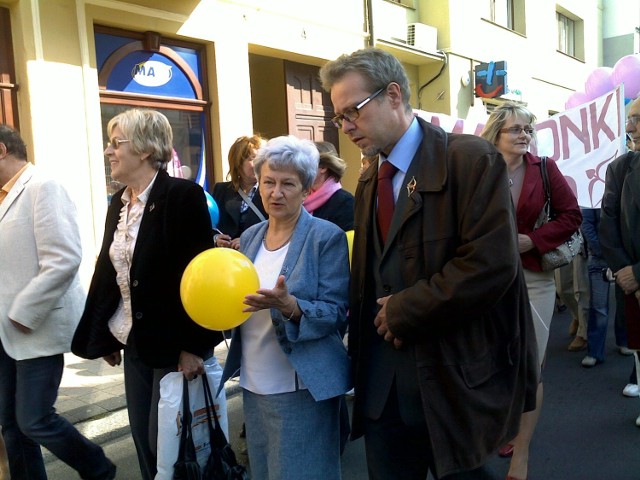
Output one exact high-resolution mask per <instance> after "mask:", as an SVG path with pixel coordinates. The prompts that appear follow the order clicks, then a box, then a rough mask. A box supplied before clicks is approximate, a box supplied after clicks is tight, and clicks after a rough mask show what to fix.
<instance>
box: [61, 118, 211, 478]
mask: <svg viewBox="0 0 640 480" xmlns="http://www.w3.org/2000/svg"><path fill="white" fill-rule="evenodd" d="M107 133H108V135H109V137H108V138H109V143H107V148H106V149H105V151H104V154H105V156H106V157H107V159H108V160H109V163H110V165H111V175H112V177H113V178H114V179H116V180H117V181H118V182H120V183H122V184H124V185H126V186H125V187H124V188H123V189H121V190H120V191H119V192H117V193H116V194H115V195H114V196H113V198H112V200H111V204H110V206H109V210H108V211H107V220H106V225H105V234H104V239H103V241H102V249H101V251H100V255H99V256H98V260H97V262H96V269H95V273H94V275H93V279H92V280H91V286H90V288H89V293H88V297H87V301H86V304H85V309H84V313H83V314H82V318H81V320H80V324H79V325H78V328H77V330H76V333H75V336H74V338H73V343H72V350H73V352H74V353H75V354H76V355H79V356H80V357H83V358H99V357H103V358H104V360H105V361H106V362H107V363H109V364H110V365H112V366H113V365H119V364H120V361H121V350H122V349H124V386H125V394H126V398H127V409H128V413H129V424H130V426H131V435H132V437H133V441H134V444H135V446H136V451H137V454H138V462H139V464H140V471H141V474H142V478H143V479H145V480H151V479H153V478H154V477H155V475H156V443H157V441H156V437H157V432H158V399H159V385H160V380H161V379H162V377H163V376H164V375H165V374H166V373H168V372H172V371H176V370H178V371H181V372H183V374H184V376H185V377H186V378H188V379H191V378H193V377H194V376H195V375H197V374H202V373H204V366H203V360H206V359H207V358H208V357H210V356H211V355H212V354H213V347H214V346H215V345H216V344H218V343H219V342H220V341H221V340H222V334H221V333H220V332H214V331H212V330H207V329H205V328H203V327H201V326H199V325H197V324H196V323H195V322H193V321H192V320H191V318H189V316H188V315H187V312H186V311H185V309H184V308H183V306H182V302H181V299H180V281H181V278H182V273H183V271H184V269H185V267H186V266H187V265H188V264H189V262H190V261H191V259H192V258H194V257H195V256H196V255H198V254H199V253H200V252H202V251H204V250H207V249H210V248H212V247H213V239H212V238H211V220H210V217H209V211H208V208H207V202H206V198H205V194H204V191H203V190H202V188H201V187H200V186H199V185H198V184H196V183H194V182H192V181H190V180H184V179H181V178H172V177H170V176H169V175H168V174H167V172H166V165H167V162H169V160H171V156H172V151H173V148H172V140H173V133H172V130H171V125H170V124H169V121H168V120H167V118H166V117H165V116H164V115H163V114H161V113H159V112H156V111H153V110H146V109H131V110H127V111H125V112H123V113H120V114H118V115H116V116H115V117H113V118H112V119H111V120H110V121H109V123H108V125H107Z"/></svg>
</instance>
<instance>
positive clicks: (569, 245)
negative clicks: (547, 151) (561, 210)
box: [533, 157, 583, 272]
mask: <svg viewBox="0 0 640 480" xmlns="http://www.w3.org/2000/svg"><path fill="white" fill-rule="evenodd" d="M541 160H542V163H541V164H540V173H541V174H542V183H543V185H544V196H545V202H544V206H543V207H542V211H541V212H540V215H538V219H537V220H536V223H535V225H534V227H533V229H534V230H537V229H538V228H540V227H541V226H542V225H544V224H545V223H548V222H549V221H551V220H553V213H552V211H551V186H550V185H549V174H548V173H547V157H541ZM582 243H583V240H582V234H581V233H580V229H578V230H576V231H575V232H573V234H572V235H571V237H570V238H569V239H568V240H567V241H565V242H563V243H561V244H560V245H558V246H557V247H556V248H554V249H553V250H549V251H548V252H547V253H544V254H543V255H542V259H541V264H542V270H543V271H545V272H547V271H549V270H555V269H556V268H559V267H562V266H564V265H568V264H569V263H571V261H572V260H573V259H574V258H575V256H576V255H577V254H578V252H580V247H581V246H582Z"/></svg>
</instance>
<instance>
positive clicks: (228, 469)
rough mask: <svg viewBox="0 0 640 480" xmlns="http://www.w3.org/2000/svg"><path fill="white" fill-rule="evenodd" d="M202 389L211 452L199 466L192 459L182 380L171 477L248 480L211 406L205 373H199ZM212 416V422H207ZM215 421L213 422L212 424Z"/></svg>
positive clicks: (178, 479)
mask: <svg viewBox="0 0 640 480" xmlns="http://www.w3.org/2000/svg"><path fill="white" fill-rule="evenodd" d="M201 377H202V384H203V388H204V403H205V409H206V411H207V413H208V414H207V416H206V417H207V425H208V426H209V442H210V444H211V453H210V454H209V458H208V459H207V463H206V465H205V466H204V468H203V469H200V465H199V464H198V461H197V459H196V449H195V446H194V444H193V437H192V434H191V421H192V419H191V411H190V409H189V387H188V381H187V379H186V378H185V379H183V385H184V387H183V390H182V432H181V434H180V450H179V452H178V460H177V461H176V463H175V464H174V465H173V480H249V475H248V474H247V470H246V468H245V467H243V466H242V465H240V464H238V461H237V460H236V454H235V453H234V451H233V449H232V448H231V445H229V442H228V441H227V437H225V435H224V432H223V431H222V427H220V421H219V420H218V415H217V414H216V412H215V407H214V405H213V395H212V394H211V388H210V387H209V382H208V381H207V376H206V375H201ZM211 417H213V420H214V421H213V422H212V421H211ZM214 423H215V425H214Z"/></svg>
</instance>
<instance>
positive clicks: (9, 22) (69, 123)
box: [0, 0, 638, 279]
mask: <svg viewBox="0 0 640 480" xmlns="http://www.w3.org/2000/svg"><path fill="white" fill-rule="evenodd" d="M632 1H633V2H637V1H638V0H632ZM603 3H605V4H606V3H607V2H604V0H555V1H551V0H535V1H533V0H528V1H527V0H322V1H317V0H180V1H178V0H173V1H172V0H123V1H120V0H0V115H1V120H2V121H3V122H5V123H10V124H12V125H15V126H17V127H18V128H19V129H20V131H21V132H22V134H23V136H24V138H25V139H26V141H27V143H28V147H29V155H30V158H31V159H32V161H34V162H35V163H37V164H38V165H39V166H40V167H41V168H43V169H46V170H48V171H49V172H50V174H52V175H54V176H56V177H57V178H59V179H60V180H61V181H62V182H63V183H64V184H65V185H66V186H67V187H68V188H69V190H70V191H71V192H72V195H73V198H74V199H75V201H76V204H77V206H78V211H79V214H80V219H81V225H82V234H83V239H84V248H85V264H86V265H85V266H84V267H83V269H84V270H83V271H84V278H85V279H86V278H88V275H89V274H90V271H91V270H92V268H93V263H94V262H93V260H94V258H95V255H96V254H97V248H98V246H99V244H100V241H101V237H102V233H103V222H104V215H105V213H106V208H107V203H108V199H109V195H110V194H111V193H113V190H114V189H115V188H117V187H118V186H117V185H115V184H114V183H113V182H112V181H111V179H110V176H109V168H108V164H107V165H105V160H104V157H103V153H102V152H103V149H104V146H105V142H106V140H107V139H106V138H105V136H106V133H105V130H106V123H107V122H108V120H109V119H110V118H111V117H112V116H113V115H114V114H116V113H117V112H119V111H122V110H124V109H126V108H130V107H131V106H143V107H151V108H157V109H159V110H161V111H162V112H164V113H165V114H166V115H167V116H168V117H169V119H170V121H171V123H172V126H173V128H174V132H175V137H176V138H175V150H176V155H175V159H174V160H175V161H174V162H172V165H171V168H174V169H175V170H174V172H175V174H178V175H182V176H184V177H187V178H191V179H193V180H194V181H198V182H199V183H201V184H202V185H204V186H205V187H206V188H209V189H210V188H212V186H213V183H214V182H217V181H223V180H224V179H225V175H226V173H227V171H228V165H227V151H228V149H229V147H230V145H231V144H232V143H233V142H234V140H235V139H236V138H237V137H238V136H241V135H247V134H251V133H253V132H258V133H261V134H262V135H264V136H265V137H273V136H277V135H283V134H289V133H290V134H294V135H298V136H301V137H305V138H309V139H313V140H328V141H331V142H333V143H334V144H336V146H337V147H338V148H339V151H340V154H341V156H342V157H343V158H345V159H346V160H347V162H348V163H349V165H350V168H348V170H347V174H346V176H345V180H344V183H345V187H346V188H348V189H349V190H352V191H353V190H355V185H356V183H357V176H358V165H359V158H360V156H359V152H358V150H357V149H356V148H355V147H354V146H353V145H351V144H350V142H349V141H348V140H347V139H346V138H345V137H344V136H343V135H342V134H341V133H339V132H338V131H337V130H336V129H335V127H333V126H332V124H331V122H330V120H329V119H330V118H331V117H332V116H333V112H332V107H331V102H330V99H329V96H328V95H327V94H326V93H325V92H323V91H322V89H321V88H320V85H319V82H318V78H317V72H318V69H319V68H320V67H321V66H322V65H323V64H324V63H325V62H326V61H327V60H330V59H333V58H336V57H337V56H339V55H341V54H343V53H348V52H352V51H354V50H357V49H359V48H363V47H366V46H376V47H379V48H383V49H385V50H387V51H389V52H391V53H393V54H394V55H395V56H397V58H399V59H400V60H401V61H402V62H403V64H404V65H405V66H406V69H407V72H408V74H409V77H410V81H411V89H412V98H411V103H412V105H413V106H414V107H415V108H417V109H422V110H426V111H430V112H439V113H443V114H447V115H450V116H453V117H458V118H462V119H469V120H479V121H482V120H483V119H485V118H486V115H487V111H488V110H490V109H491V108H492V105H495V104H497V103H499V102H501V101H503V100H504V99H505V98H510V99H514V100H517V101H521V102H523V103H526V104H527V105H528V106H529V108H530V109H531V110H533V111H534V113H536V115H537V116H538V118H541V119H543V118H546V117H547V116H548V115H549V114H553V113H555V112H558V111H562V110H563V109H564V103H565V101H566V99H567V97H568V96H569V95H570V94H571V93H573V92H574V91H575V90H579V89H581V88H582V87H583V85H584V81H585V78H586V76H587V75H588V74H589V72H591V71H592V70H593V69H594V68H595V67H596V66H599V65H603V61H604V60H603V58H604V57H605V55H603V34H602V31H603V11H604V10H606V9H605V8H604V7H603ZM612 3H616V2H612ZM621 3H626V2H621ZM613 10H615V8H614V9H613ZM636 14H637V8H636ZM618 33H619V34H621V33H620V32H618ZM626 34H627V35H628V34H632V35H633V34H634V32H633V31H631V32H626ZM635 35H636V37H635V38H636V39H637V33H636V34H635ZM636 44H637V42H636ZM627 53H635V52H624V54H627ZM607 58H608V57H607ZM609 61H610V62H611V61H613V62H615V60H614V59H609ZM505 80H506V81H505ZM494 81H495V82H497V83H496V84H494V83H493V82H494ZM479 85H480V86H479ZM494 85H499V87H495V88H494ZM497 88H499V91H498V92H497V94H496V92H494V90H496V89H497ZM492 95H493V96H492Z"/></svg>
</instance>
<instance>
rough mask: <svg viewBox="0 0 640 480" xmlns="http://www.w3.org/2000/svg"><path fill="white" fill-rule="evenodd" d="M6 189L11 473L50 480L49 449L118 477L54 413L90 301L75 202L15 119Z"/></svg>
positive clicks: (0, 253)
mask: <svg viewBox="0 0 640 480" xmlns="http://www.w3.org/2000/svg"><path fill="white" fill-rule="evenodd" d="M0 185H2V188H1V190H0V424H1V425H2V434H3V437H4V440H5V443H6V447H7V452H8V457H9V469H10V472H11V478H12V479H13V480H23V479H24V480H27V479H28V480H40V479H46V478H47V475H46V472H45V468H44V461H43V458H42V452H41V450H40V445H42V446H44V447H45V448H47V449H48V450H49V451H51V452H52V453H53V454H54V455H56V456H57V457H58V458H60V460H62V461H63V462H65V463H66V464H68V465H69V466H70V467H72V468H74V469H75V470H76V471H77V472H78V473H79V474H80V476H81V477H82V478H83V479H96V480H98V479H100V480H102V479H113V478H115V471H116V467H115V465H114V464H113V463H111V461H109V460H108V459H107V458H106V457H105V454H104V452H103V450H102V448H101V447H99V446H98V445H95V444H94V443H92V442H90V441H89V440H87V439H86V438H85V437H83V436H82V435H81V434H80V433H79V432H78V431H77V430H76V429H75V428H74V427H73V425H71V424H70V423H69V422H68V421H67V420H66V419H64V418H63V417H61V416H59V415H58V414H57V413H56V411H55V409H54V404H55V401H56V398H57V396H58V388H59V386H60V381H61V379H62V372H63V369H64V356H63V354H64V353H65V352H68V351H69V349H70V346H71V339H72V337H73V333H74V331H75V329H76V325H77V323H78V321H79V319H80V315H81V313H82V308H83V304H84V298H85V296H84V292H83V290H82V288H81V286H80V282H79V279H78V267H79V266H80V261H81V259H82V251H81V246H80V233H79V230H78V224H77V221H76V210H75V206H74V204H73V202H72V201H71V199H70V197H69V195H68V193H67V192H66V191H65V189H64V188H63V187H62V186H61V185H60V184H59V183H57V182H55V181H52V180H49V179H45V178H43V177H42V176H41V175H40V173H39V172H38V170H37V168H36V167H35V166H33V165H32V164H30V163H29V162H28V161H27V152H26V146H25V144H24V141H23V140H22V138H21V137H20V135H19V133H18V132H16V131H15V130H14V129H12V128H10V127H8V126H6V125H0Z"/></svg>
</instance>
